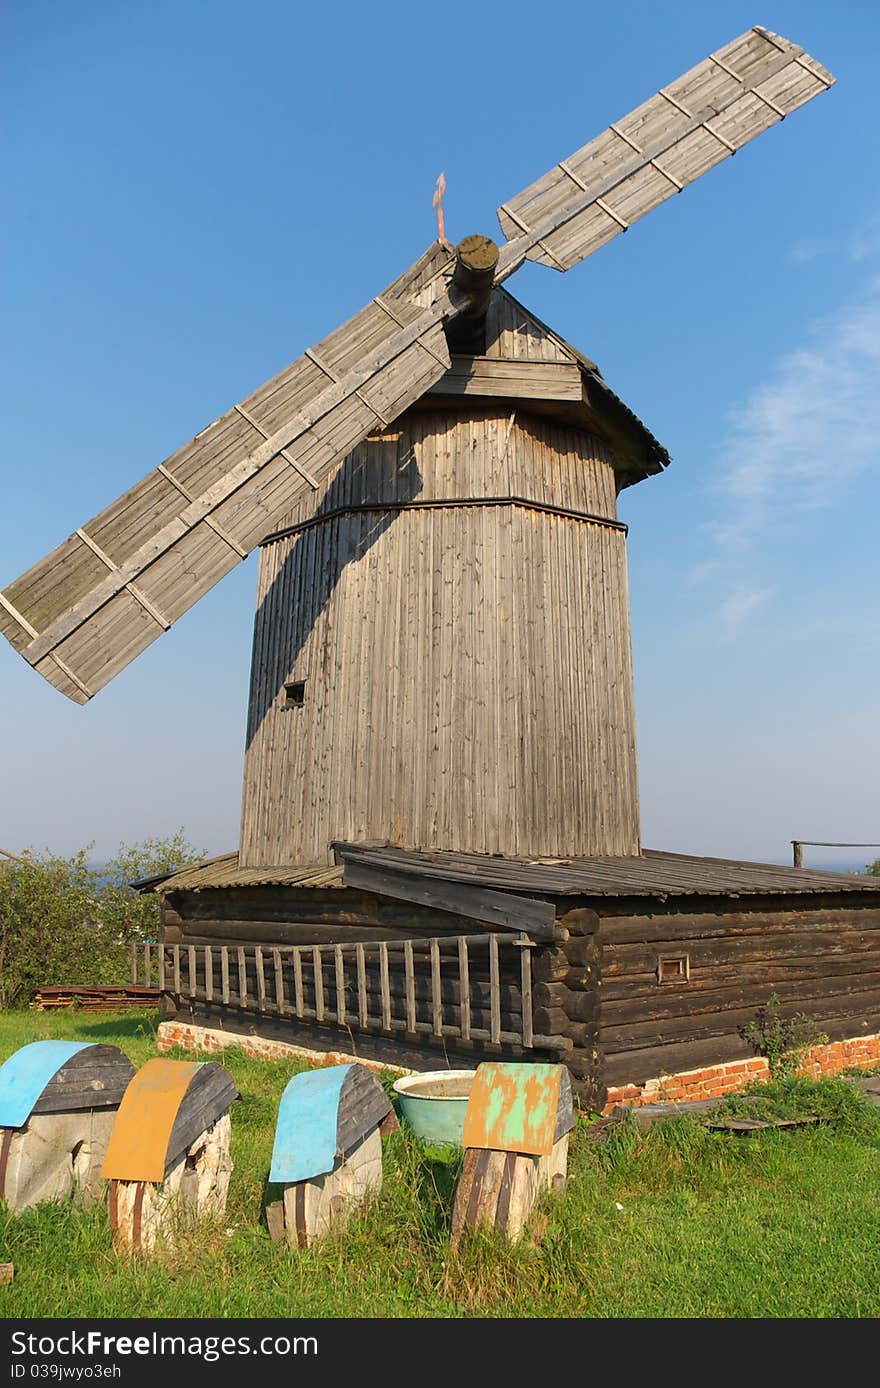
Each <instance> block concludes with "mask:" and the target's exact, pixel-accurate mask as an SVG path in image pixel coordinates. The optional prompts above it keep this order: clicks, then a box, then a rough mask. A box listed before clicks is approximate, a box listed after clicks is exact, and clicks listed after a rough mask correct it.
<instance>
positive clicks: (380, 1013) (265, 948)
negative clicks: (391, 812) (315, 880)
mask: <svg viewBox="0 0 880 1388" xmlns="http://www.w3.org/2000/svg"><path fill="white" fill-rule="evenodd" d="M162 916H163V926H162V935H161V940H162V944H161V949H162V952H163V965H162V968H163V979H162V981H163V986H164V989H165V993H164V999H163V1016H164V1017H165V1018H166V1019H169V1018H173V1017H175V1016H180V1017H183V1016H185V1015H186V1014H187V1013H189V1014H190V1015H191V1016H193V1017H195V1018H198V1017H201V1018H202V1020H205V1021H206V1024H213V1025H216V1024H218V1021H219V1022H224V1021H225V1024H226V1025H228V1026H232V1027H233V1028H234V1027H235V1026H237V1025H240V1024H241V1019H242V1017H245V1018H246V1020H247V1022H248V1024H249V1025H252V1026H255V1027H256V1029H257V1032H260V1028H261V1026H262V1027H263V1029H264V1030H265V1029H266V1028H267V1027H269V1024H270V1023H271V1024H272V1028H273V1029H272V1034H273V1035H275V1034H276V1033H277V1030H278V1025H277V1024H278V1019H279V1018H280V1019H282V1020H283V1021H284V1024H285V1026H290V1028H291V1034H290V1039H291V1040H295V1039H296V1031H297V1028H299V1027H300V1026H301V1025H302V1026H306V1025H311V1026H312V1027H314V1024H315V1023H316V1022H317V1021H318V1020H320V1022H321V1025H322V1026H323V1027H326V1028H332V1027H336V1026H338V1027H339V1028H340V1029H341V1028H343V1027H344V1028H345V1030H344V1031H341V1032H338V1033H337V1036H336V1040H335V1042H333V1044H335V1045H336V1046H337V1047H342V1048H343V1049H345V1046H346V1040H345V1038H346V1036H347V1035H348V1029H350V1028H352V1027H353V1028H354V1029H355V1030H359V1029H361V1028H360V1021H361V1012H362V1010H364V1009H365V1011H366V1013H367V1014H368V1016H369V1018H370V1019H372V1020H371V1022H370V1025H369V1026H368V1027H366V1028H365V1030H366V1031H373V1032H377V1033H378V1032H384V1034H385V1035H386V1036H394V1037H396V1038H398V1039H399V1042H400V1044H401V1045H402V1046H404V1045H411V1044H412V1043H413V1041H414V1040H417V1041H418V1042H419V1044H422V1045H437V1044H440V1045H443V1044H446V1045H449V1046H450V1047H452V1048H454V1049H456V1050H458V1051H459V1052H461V1051H462V1048H464V1049H465V1050H466V1051H468V1052H469V1053H470V1054H471V1055H473V1056H474V1057H479V1056H480V1055H481V1054H484V1055H492V1054H496V1055H497V1054H499V1045H500V1046H501V1047H502V1049H504V1048H506V1049H507V1050H508V1053H513V1052H516V1053H517V1054H520V1055H523V1056H524V1057H525V1058H530V1059H540V1058H542V1057H545V1058H549V1057H553V1058H556V1059H563V1060H564V1061H565V1062H566V1064H569V1067H570V1069H571V1071H572V1075H573V1082H574V1086H575V1090H576V1092H577V1093H578V1095H579V1096H580V1099H581V1101H582V1102H586V1103H587V1104H588V1106H591V1107H596V1106H597V1104H598V1103H599V1101H600V1099H601V1094H600V1089H599V1086H600V1084H601V1075H600V1073H599V1053H598V1049H597V1045H596V1038H597V983H598V967H597V960H598V955H597V943H596V933H595V932H596V927H597V924H598V917H597V916H596V914H595V913H594V912H589V911H580V910H574V911H568V912H567V913H563V914H562V915H561V916H560V917H559V921H560V925H561V926H562V927H563V928H562V929H561V930H560V932H559V934H560V936H561V937H564V936H566V935H567V936H568V938H561V939H560V940H559V941H557V942H555V943H554V944H553V945H552V946H547V945H545V944H543V943H536V944H533V945H532V947H530V948H528V949H524V948H523V946H522V945H518V944H516V942H515V941H516V937H515V936H514V935H513V934H512V933H511V932H510V931H505V930H492V929H491V928H486V929H480V928H479V927H475V923H474V921H473V920H467V919H466V918H464V917H459V916H455V915H453V914H451V913H448V912H443V911H437V910H434V909H428V908H424V907H420V906H415V905H408V904H406V903H398V902H393V901H389V900H387V899H382V898H380V897H376V896H374V895H372V894H371V893H366V892H356V891H351V890H341V891H339V890H333V889H301V888H285V887H247V888H232V889H212V890H205V891H199V892H183V891H181V892H175V893H172V894H171V895H169V896H168V897H165V898H163V903H162ZM475 930H476V931H477V932H478V933H477V934H475ZM463 935H468V936H470V937H472V938H471V941H470V943H469V945H468V970H467V985H466V988H467V994H468V996H469V1003H470V1006H469V1009H467V1008H464V1007H463V1006H462V996H463V995H462V988H463V983H462V975H461V964H460V961H461V945H460V943H459V942H460V939H461V937H462V936H463ZM490 935H494V937H495V939H496V940H497V942H498V949H497V977H496V985H495V987H494V988H493V969H494V966H493V963H492V953H493V952H494V951H490V947H489V944H488V937H489V936H490ZM431 938H436V940H437V950H436V955H437V957H438V960H439V964H440V967H439V970H438V976H437V987H436V988H435V984H434V966H433V963H432V958H431V953H432V947H431V946H430V945H429V944H428V941H430V939H431ZM407 942H409V944H410V946H411V948H412V964H411V968H410V970H409V973H410V979H411V981H410V980H409V979H408V977H407V972H408V971H407V963H406V953H407V949H406V946H407ZM359 943H362V951H361V959H362V962H361V965H360V976H359V966H358V961H357V956H358V950H357V948H356V946H357V945H358V944H359ZM337 944H340V945H344V947H345V948H344V951H343V953H344V961H343V962H344V973H343V975H342V977H343V979H344V999H343V1011H344V1022H343V1021H341V1020H340V1017H339V1013H338V1007H339V1003H338V1000H337V992H336V984H337V977H338V975H337V952H336V950H335V948H334V947H335V946H336V945H337ZM314 945H318V946H320V947H321V955H322V958H321V969H320V978H321V985H322V987H321V990H320V991H321V992H322V993H323V999H322V1002H321V1011H322V1014H323V1015H322V1017H321V1018H320V1019H318V1018H317V1012H318V1011H319V997H318V989H316V986H315V985H316V976H315V970H314V952H313V949H312V947H313V946H314ZM258 949H259V951H260V955H261V961H260V962H261V964H262V982H261V978H260V973H261V970H260V966H259V965H258V962H257V950H258ZM380 950H384V951H387V985H385V986H384V987H383V964H382V959H381V956H380ZM295 952H297V953H299V966H297V965H296V963H295V962H294V956H295ZM224 953H225V956H226V964H225V969H224V966H223V956H224ZM524 955H527V958H524V957H523V956H524ZM276 960H277V961H278V965H279V967H280V971H281V972H280V978H281V989H282V992H281V998H282V1006H281V1008H279V1007H278V1005H277V1000H278V997H279V994H278V991H277V980H278V974H277V972H276ZM297 973H299V975H300V981H299V985H297ZM224 979H225V982H224ZM361 979H362V983H361ZM298 987H299V993H298V992H297V988H298ZM362 991H363V994H364V996H362ZM383 992H384V994H385V997H384V1003H383ZM493 994H494V1000H493ZM298 997H299V1000H300V1003H301V1006H302V1009H303V1011H302V1018H301V1022H298V1021H297V1019H296V1017H295V1010H296V1002H297V998H298ZM438 1002H439V1004H440V1007H441V1010H442V1017H441V1018H440V1027H439V1030H438V1029H437V1022H438V1012H437V1003H438ZM468 1011H469V1014H470V1015H469V1018H467V1020H465V1017H466V1014H467V1012H468ZM208 1014H211V1015H210V1016H209V1015H208ZM221 1014H222V1015H221ZM376 1019H378V1021H379V1023H380V1025H379V1026H378V1027H377V1026H375V1025H374V1022H375V1021H376ZM463 1022H464V1025H463ZM384 1023H387V1025H385V1024H384ZM413 1023H414V1026H413ZM468 1033H470V1035H468ZM267 1034H268V1033H267Z"/></svg>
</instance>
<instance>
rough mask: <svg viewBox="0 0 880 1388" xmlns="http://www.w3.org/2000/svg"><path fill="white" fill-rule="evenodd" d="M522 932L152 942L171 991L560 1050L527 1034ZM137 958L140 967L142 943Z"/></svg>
mask: <svg viewBox="0 0 880 1388" xmlns="http://www.w3.org/2000/svg"><path fill="white" fill-rule="evenodd" d="M534 947H535V946H534V942H533V941H532V940H531V939H529V937H528V936H527V935H519V936H500V935H497V934H492V933H488V932H487V933H485V934H481V935H455V936H431V937H428V938H418V939H409V940H375V941H364V942H363V943H360V942H358V943H352V942H346V943H338V944H336V943H334V944H326V945H317V944H310V945H295V946H281V945H279V946H274V945H240V944H233V945H223V944H218V945H207V944H199V945H185V944H184V945H181V944H173V945H168V944H166V945H160V946H159V947H158V978H159V987H160V988H162V989H163V990H165V991H167V992H170V993H173V994H174V995H176V996H177V997H178V998H179V999H185V1000H189V1001H191V1002H199V1003H206V1004H209V1005H215V1006H216V1005H218V1004H219V1005H222V1006H224V1007H232V1008H237V1009H240V1010H242V1011H244V1012H247V1013H249V1014H254V1013H256V1014H258V1015H260V1016H267V1017H275V1018H284V1019H295V1020H297V1021H301V1022H308V1023H310V1024H314V1025H317V1026H329V1027H337V1028H342V1029H345V1030H346V1031H364V1032H372V1033H377V1034H381V1035H385V1036H396V1037H398V1038H400V1037H405V1036H409V1037H412V1038H413V1039H414V1040H415V1039H419V1040H422V1041H424V1040H428V1041H429V1042H435V1043H441V1042H442V1041H444V1040H446V1039H447V1038H454V1039H458V1040H462V1041H477V1042H481V1043H489V1044H493V1045H498V1046H503V1045H515V1046H518V1047H523V1048H524V1049H532V1048H535V1049H539V1050H565V1049H567V1048H568V1047H569V1045H570V1044H571V1043H570V1041H569V1040H568V1039H567V1038H565V1037H563V1036H544V1035H537V1034H536V1033H535V1028H534V1021H533V1006H532V959H531V951H532V949H533V948H534ZM142 948H143V950H144V958H145V961H146V964H147V967H149V956H148V955H147V951H148V950H149V948H150V946H143V947H142ZM152 948H153V949H155V948H156V947H155V946H153V947H152Z"/></svg>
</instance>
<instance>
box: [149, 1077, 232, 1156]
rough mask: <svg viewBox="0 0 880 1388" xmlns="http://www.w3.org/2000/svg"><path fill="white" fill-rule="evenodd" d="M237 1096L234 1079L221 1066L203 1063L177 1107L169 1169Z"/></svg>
mask: <svg viewBox="0 0 880 1388" xmlns="http://www.w3.org/2000/svg"><path fill="white" fill-rule="evenodd" d="M237 1098H238V1090H237V1089H236V1087H235V1081H234V1080H233V1078H232V1076H231V1075H230V1074H229V1071H228V1070H226V1069H225V1068H224V1067H223V1066H222V1065H218V1064H217V1063H216V1062H208V1063H206V1064H204V1065H201V1066H200V1067H199V1069H198V1070H197V1071H196V1073H195V1075H194V1076H193V1078H192V1079H191V1080H190V1083H189V1087H188V1088H187V1091H186V1094H185V1095H184V1097H183V1100H182V1102H181V1105H180V1107H179V1109H178V1110H177V1117H176V1118H175V1120H174V1126H173V1127H172V1129H171V1135H170V1137H169V1139H168V1152H167V1156H166V1161H165V1170H166V1172H167V1171H169V1170H170V1169H171V1167H172V1166H174V1164H175V1162H176V1161H177V1160H178V1158H179V1157H180V1156H181V1155H182V1154H183V1153H184V1152H185V1151H186V1149H187V1148H188V1147H189V1146H191V1144H192V1143H193V1142H194V1141H195V1139H196V1138H197V1137H198V1136H199V1135H200V1134H201V1133H203V1132H205V1131H206V1130H207V1129H208V1128H210V1127H211V1125H212V1124H213V1123H215V1122H216V1121H217V1119H218V1118H220V1117H221V1115H222V1114H224V1113H226V1112H228V1110H229V1107H230V1105H231V1104H232V1102H233V1100H235V1099H237Z"/></svg>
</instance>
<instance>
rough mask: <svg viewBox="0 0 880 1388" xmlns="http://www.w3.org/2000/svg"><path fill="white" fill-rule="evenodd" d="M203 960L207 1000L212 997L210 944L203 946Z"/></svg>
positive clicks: (212, 968)
mask: <svg viewBox="0 0 880 1388" xmlns="http://www.w3.org/2000/svg"><path fill="white" fill-rule="evenodd" d="M203 949H204V960H205V998H206V1000H207V1001H208V1002H211V1000H212V999H213V997H214V951H213V949H212V947H211V946H210V945H205V946H203Z"/></svg>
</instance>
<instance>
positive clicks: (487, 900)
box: [338, 846, 555, 940]
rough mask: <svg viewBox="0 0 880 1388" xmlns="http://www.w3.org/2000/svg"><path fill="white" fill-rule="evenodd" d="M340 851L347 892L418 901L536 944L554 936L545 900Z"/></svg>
mask: <svg viewBox="0 0 880 1388" xmlns="http://www.w3.org/2000/svg"><path fill="white" fill-rule="evenodd" d="M338 851H339V854H340V856H341V858H342V863H343V875H342V880H343V882H344V884H345V886H346V887H359V888H361V889H362V890H364V891H368V892H376V893H378V895H380V896H390V897H394V898H397V899H398V900H401V901H416V902H418V903H419V904H420V905H423V906H433V907H435V908H436V909H437V910H438V911H453V912H455V913H457V914H458V915H462V916H468V917H470V919H472V920H478V921H486V922H487V923H488V924H490V925H500V926H503V927H504V928H505V929H506V930H515V931H517V932H518V933H519V932H521V931H525V932H527V933H528V934H529V935H533V936H536V937H537V938H539V939H544V940H552V939H553V937H554V922H555V912H554V909H553V906H552V904H551V903H550V902H549V901H540V900H536V899H534V898H532V897H525V896H515V895H514V894H513V893H512V892H495V891H491V890H489V889H488V888H486V887H473V886H471V885H470V884H469V883H467V882H453V881H448V880H445V879H443V878H439V877H420V876H417V875H416V874H415V873H413V872H401V871H400V870H399V869H396V868H390V867H388V866H387V865H385V864H383V865H382V866H381V867H378V866H374V865H372V864H371V863H370V862H369V861H368V860H367V858H366V857H362V856H361V855H358V856H357V857H355V856H353V855H351V856H350V854H351V850H350V849H349V848H348V847H342V846H339V847H338Z"/></svg>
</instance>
